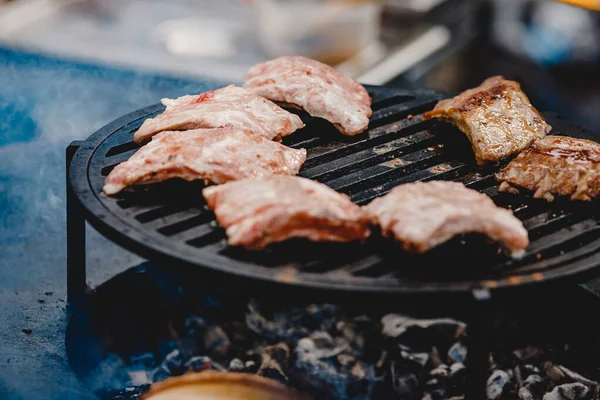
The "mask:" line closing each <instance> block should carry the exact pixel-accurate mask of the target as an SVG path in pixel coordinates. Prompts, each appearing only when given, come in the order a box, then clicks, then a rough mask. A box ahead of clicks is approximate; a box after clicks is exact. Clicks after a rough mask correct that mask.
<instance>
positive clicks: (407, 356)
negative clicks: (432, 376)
mask: <svg viewBox="0 0 600 400" xmlns="http://www.w3.org/2000/svg"><path fill="white" fill-rule="evenodd" d="M400 355H401V356H402V359H403V360H404V361H405V362H407V363H410V364H413V365H414V366H418V369H419V370H422V369H423V368H425V366H426V365H427V363H428V362H429V353H409V352H407V351H402V352H400Z"/></svg>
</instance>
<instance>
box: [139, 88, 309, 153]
mask: <svg viewBox="0 0 600 400" xmlns="http://www.w3.org/2000/svg"><path fill="white" fill-rule="evenodd" d="M161 102H162V103H163V104H164V105H165V106H166V109H165V112H164V113H162V114H160V115H158V116H156V117H154V118H149V119H147V120H146V121H144V123H143V124H142V126H140V128H139V129H138V130H137V132H136V133H135V135H134V136H133V140H134V141H135V142H136V143H141V142H144V141H146V140H148V139H150V137H152V135H154V134H156V133H158V132H162V131H169V130H170V131H172V130H177V131H181V130H187V129H197V128H221V127H232V128H238V129H243V130H247V131H251V132H254V133H256V134H258V135H261V136H263V137H265V138H267V139H275V140H281V138H282V137H283V136H287V135H290V134H291V133H292V132H294V131H295V130H297V129H300V128H302V127H303V126H304V123H303V122H302V120H300V117H298V116H297V115H294V114H292V113H290V112H288V111H286V110H284V109H283V108H281V107H279V106H278V105H277V104H275V103H273V102H272V101H269V100H267V99H265V98H262V97H260V96H258V95H256V94H254V93H252V92H250V91H248V90H245V89H243V88H241V87H237V86H234V85H230V86H227V87H224V88H221V89H218V90H215V91H212V92H206V93H202V94H199V95H195V96H182V97H179V98H177V99H162V100H161Z"/></svg>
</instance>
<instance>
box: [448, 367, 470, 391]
mask: <svg viewBox="0 0 600 400" xmlns="http://www.w3.org/2000/svg"><path fill="white" fill-rule="evenodd" d="M466 372H467V370H466V368H465V365H464V364H463V363H454V364H452V365H451V366H450V379H449V380H448V392H449V394H458V393H464V391H465V381H466Z"/></svg>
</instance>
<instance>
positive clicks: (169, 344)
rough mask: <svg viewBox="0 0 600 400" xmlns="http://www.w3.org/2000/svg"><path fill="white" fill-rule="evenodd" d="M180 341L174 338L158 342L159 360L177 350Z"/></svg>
mask: <svg viewBox="0 0 600 400" xmlns="http://www.w3.org/2000/svg"><path fill="white" fill-rule="evenodd" d="M177 347H178V343H177V342H176V341H174V340H161V341H159V342H158V357H159V360H162V359H164V358H165V357H167V355H169V354H170V353H171V352H172V351H173V350H176V349H177Z"/></svg>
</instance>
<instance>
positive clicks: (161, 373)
mask: <svg viewBox="0 0 600 400" xmlns="http://www.w3.org/2000/svg"><path fill="white" fill-rule="evenodd" d="M173 375H175V374H174V373H173V371H171V370H170V369H168V368H167V367H166V366H165V365H162V364H161V365H159V366H158V367H156V368H155V369H154V371H152V372H151V373H150V378H151V380H152V382H160V381H163V380H165V379H167V378H168V377H170V376H173Z"/></svg>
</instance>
